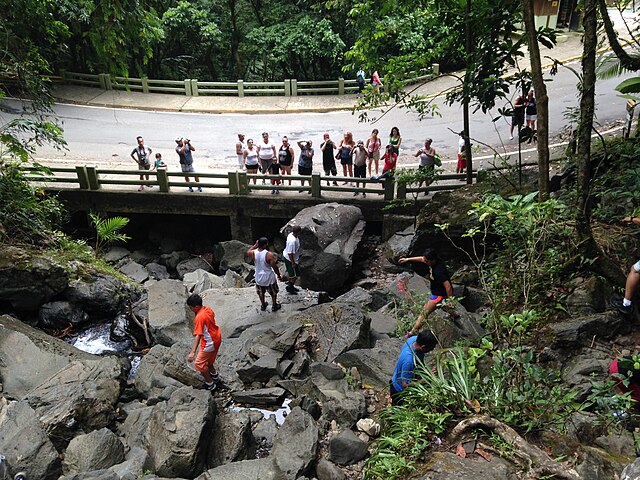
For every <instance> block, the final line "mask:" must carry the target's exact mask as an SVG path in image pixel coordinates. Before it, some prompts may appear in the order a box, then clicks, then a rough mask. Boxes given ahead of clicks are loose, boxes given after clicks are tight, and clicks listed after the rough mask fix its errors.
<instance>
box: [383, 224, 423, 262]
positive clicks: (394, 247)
mask: <svg viewBox="0 0 640 480" xmlns="http://www.w3.org/2000/svg"><path fill="white" fill-rule="evenodd" d="M415 233H416V229H415V227H414V226H413V225H411V226H410V227H407V228H405V229H404V230H402V231H401V232H397V233H395V234H394V235H393V236H392V237H391V238H390V239H389V240H387V243H386V244H385V256H386V257H387V259H389V260H390V261H392V262H394V263H397V262H398V260H399V259H400V258H402V257H408V256H409V249H410V248H411V242H412V240H413V236H414V235H415Z"/></svg>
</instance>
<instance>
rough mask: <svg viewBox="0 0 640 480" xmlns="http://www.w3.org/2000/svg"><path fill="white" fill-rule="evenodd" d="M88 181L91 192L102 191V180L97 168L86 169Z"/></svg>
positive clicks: (88, 167) (89, 167)
mask: <svg viewBox="0 0 640 480" xmlns="http://www.w3.org/2000/svg"><path fill="white" fill-rule="evenodd" d="M86 170H87V180H88V181H89V188H90V189H91V190H100V179H99V178H98V169H97V168H96V167H95V166H89V165H87V167H86Z"/></svg>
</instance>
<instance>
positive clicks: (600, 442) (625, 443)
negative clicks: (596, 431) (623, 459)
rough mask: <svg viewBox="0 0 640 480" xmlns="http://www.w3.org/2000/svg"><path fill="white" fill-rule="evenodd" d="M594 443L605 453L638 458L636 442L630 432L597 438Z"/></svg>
mask: <svg viewBox="0 0 640 480" xmlns="http://www.w3.org/2000/svg"><path fill="white" fill-rule="evenodd" d="M594 443H595V444H596V446H598V447H600V448H602V449H603V450H604V451H605V452H609V453H613V454H616V455H626V456H628V457H635V456H636V450H635V441H634V438H633V435H631V433H630V432H626V431H623V432H621V433H612V434H610V435H603V436H601V437H598V438H596V439H595V442H594Z"/></svg>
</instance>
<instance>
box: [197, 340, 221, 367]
mask: <svg viewBox="0 0 640 480" xmlns="http://www.w3.org/2000/svg"><path fill="white" fill-rule="evenodd" d="M221 343H222V340H217V341H216V339H214V340H213V346H214V350H213V352H204V351H202V348H201V349H200V350H199V351H198V356H197V357H196V361H195V363H194V364H193V368H195V370H196V371H197V372H200V373H204V372H206V371H208V370H209V367H211V366H212V365H213V363H214V362H215V361H216V357H217V356H218V350H219V349H220V344H221Z"/></svg>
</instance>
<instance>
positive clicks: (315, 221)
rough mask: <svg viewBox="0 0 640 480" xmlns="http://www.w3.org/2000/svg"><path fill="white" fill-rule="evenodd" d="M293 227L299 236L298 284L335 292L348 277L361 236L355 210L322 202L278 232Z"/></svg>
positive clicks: (361, 223) (360, 219)
mask: <svg viewBox="0 0 640 480" xmlns="http://www.w3.org/2000/svg"><path fill="white" fill-rule="evenodd" d="M294 225H298V226H300V227H301V228H302V231H301V233H300V237H299V238H300V273H301V277H300V278H301V280H300V281H301V285H302V286H303V287H304V288H309V289H311V290H315V291H327V292H331V291H335V290H337V289H339V288H340V287H342V286H343V285H344V283H345V281H346V280H347V279H348V278H349V276H350V275H351V270H352V266H353V265H352V263H353V254H354V252H355V250H356V248H357V247H358V244H359V243H360V240H361V239H362V236H363V234H364V226H365V222H364V219H363V216H362V212H361V211H360V209H359V208H358V207H355V206H351V205H342V204H338V203H325V204H320V205H315V206H313V207H308V208H305V209H303V210H301V211H300V212H299V213H298V214H297V215H296V216H295V218H293V219H292V220H291V221H289V223H287V225H285V226H284V227H283V228H282V230H281V232H282V233H283V234H288V233H289V232H290V231H291V229H292V228H293V226H294Z"/></svg>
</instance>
